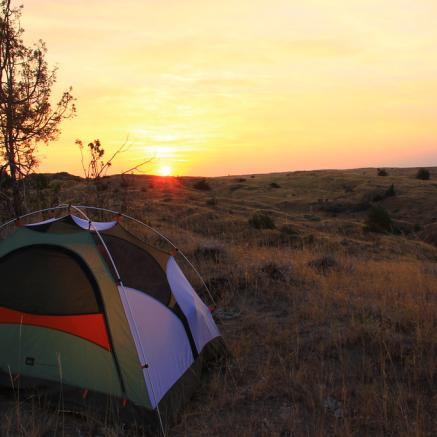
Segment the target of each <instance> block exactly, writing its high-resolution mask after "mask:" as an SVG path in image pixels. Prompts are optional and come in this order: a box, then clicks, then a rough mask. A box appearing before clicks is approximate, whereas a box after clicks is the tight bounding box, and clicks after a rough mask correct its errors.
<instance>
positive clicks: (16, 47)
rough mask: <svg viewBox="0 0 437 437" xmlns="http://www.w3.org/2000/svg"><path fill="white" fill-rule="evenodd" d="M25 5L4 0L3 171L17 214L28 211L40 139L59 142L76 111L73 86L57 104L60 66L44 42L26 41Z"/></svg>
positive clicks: (0, 46)
mask: <svg viewBox="0 0 437 437" xmlns="http://www.w3.org/2000/svg"><path fill="white" fill-rule="evenodd" d="M21 9H22V7H12V6H11V0H1V12H0V142H1V145H0V173H1V170H3V171H6V173H7V174H8V176H9V178H10V180H11V190H12V205H13V209H14V211H15V214H16V215H21V214H22V213H23V191H22V190H23V180H24V179H25V177H26V176H27V175H29V174H30V173H31V172H32V171H33V170H34V169H35V168H36V166H37V165H38V159H37V157H36V148H37V145H38V143H41V142H43V143H46V144H48V143H49V142H50V141H53V140H55V139H56V138H57V137H58V135H59V133H60V128H59V126H60V123H61V121H62V120H63V119H65V118H69V117H71V116H73V115H74V113H75V106H74V98H73V96H72V94H71V88H69V89H68V90H66V91H65V92H64V93H63V94H62V96H61V98H60V99H59V101H58V102H57V103H56V104H55V105H52V104H51V102H50V100H51V90H52V87H53V85H54V83H55V82H56V73H57V68H54V69H49V67H48V64H47V62H46V60H45V56H46V53H47V48H46V45H45V43H44V42H43V41H42V40H40V41H38V42H37V43H36V44H34V45H33V46H31V47H27V46H26V45H25V44H24V42H23V39H22V37H23V33H24V30H23V28H22V27H21V25H20V17H21Z"/></svg>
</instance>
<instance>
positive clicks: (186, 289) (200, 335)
mask: <svg viewBox="0 0 437 437" xmlns="http://www.w3.org/2000/svg"><path fill="white" fill-rule="evenodd" d="M167 278H168V282H169V284H170V287H171V291H172V292H173V295H174V297H175V299H176V301H177V303H178V304H179V306H180V307H181V310H182V311H183V313H184V314H185V316H186V318H187V319H188V324H189V325H190V329H191V332H192V334H193V337H194V342H195V343H196V347H197V351H198V352H199V353H200V352H201V351H202V349H203V347H204V346H205V344H207V343H208V342H209V341H211V340H212V339H213V338H215V337H218V336H219V335H220V332H219V330H218V328H217V325H216V324H215V322H214V319H213V318H212V315H211V312H210V311H209V308H208V307H207V306H206V305H205V304H204V303H203V302H202V300H201V299H200V297H199V296H198V295H197V293H196V292H195V291H194V289H193V287H192V286H191V285H190V283H189V282H188V280H187V278H186V277H185V275H184V274H183V272H182V270H181V269H180V268H179V266H178V265H177V263H176V261H175V259H174V258H173V257H170V258H169V260H168V263H167Z"/></svg>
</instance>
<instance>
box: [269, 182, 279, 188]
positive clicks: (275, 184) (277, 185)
mask: <svg viewBox="0 0 437 437" xmlns="http://www.w3.org/2000/svg"><path fill="white" fill-rule="evenodd" d="M270 188H281V186H280V185H279V184H277V183H276V182H272V183H271V184H270Z"/></svg>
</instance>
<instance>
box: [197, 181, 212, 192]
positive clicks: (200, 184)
mask: <svg viewBox="0 0 437 437" xmlns="http://www.w3.org/2000/svg"><path fill="white" fill-rule="evenodd" d="M193 188H195V189H196V190H200V191H211V186H210V185H209V184H208V182H207V181H206V179H201V180H200V181H197V182H195V183H194V184H193Z"/></svg>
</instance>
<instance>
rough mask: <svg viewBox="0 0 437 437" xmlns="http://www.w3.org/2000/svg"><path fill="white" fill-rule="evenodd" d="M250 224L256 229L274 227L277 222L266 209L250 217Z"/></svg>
mask: <svg viewBox="0 0 437 437" xmlns="http://www.w3.org/2000/svg"><path fill="white" fill-rule="evenodd" d="M249 225H250V226H252V227H253V228H255V229H274V228H275V222H274V220H273V219H272V217H270V215H269V214H268V213H267V212H265V211H257V212H255V214H253V216H252V217H251V218H250V219H249Z"/></svg>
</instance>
